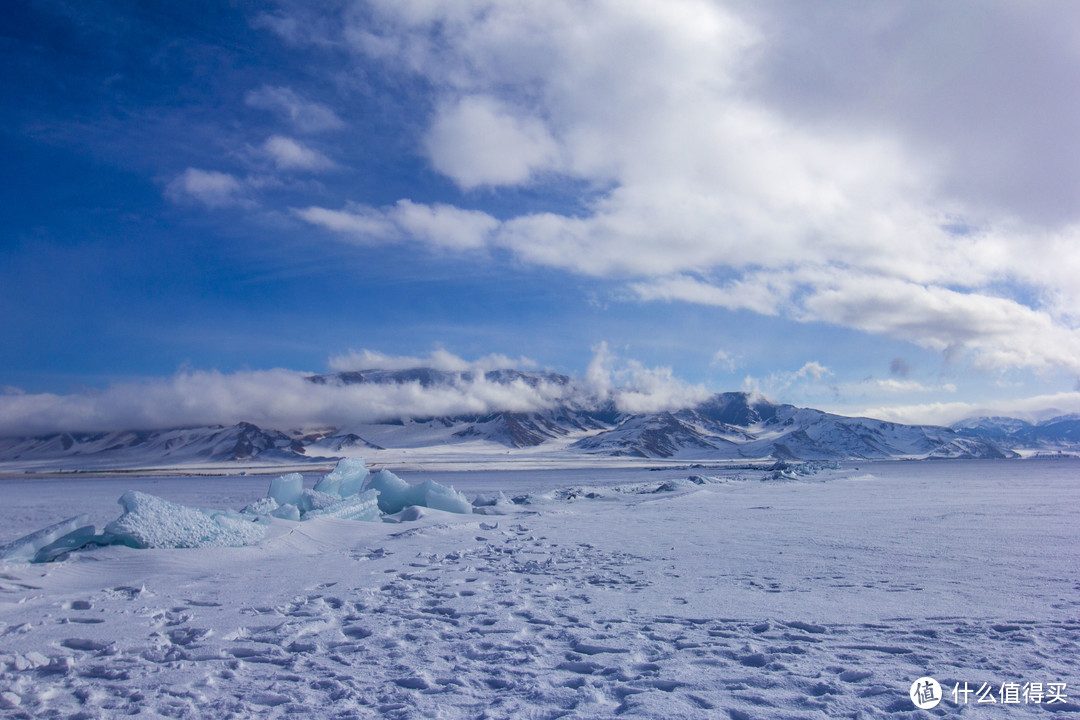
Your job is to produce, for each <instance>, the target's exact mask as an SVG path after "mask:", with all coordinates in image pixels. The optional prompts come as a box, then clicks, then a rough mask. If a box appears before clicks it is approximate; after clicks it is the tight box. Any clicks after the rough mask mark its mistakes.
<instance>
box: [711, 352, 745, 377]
mask: <svg viewBox="0 0 1080 720" xmlns="http://www.w3.org/2000/svg"><path fill="white" fill-rule="evenodd" d="M709 365H712V366H714V367H718V368H721V369H723V370H725V371H727V372H735V368H736V367H737V366H738V358H736V357H733V356H732V355H730V354H729V353H727V352H726V351H724V350H717V351H716V352H715V353H713V356H712V360H711V361H710V362H709Z"/></svg>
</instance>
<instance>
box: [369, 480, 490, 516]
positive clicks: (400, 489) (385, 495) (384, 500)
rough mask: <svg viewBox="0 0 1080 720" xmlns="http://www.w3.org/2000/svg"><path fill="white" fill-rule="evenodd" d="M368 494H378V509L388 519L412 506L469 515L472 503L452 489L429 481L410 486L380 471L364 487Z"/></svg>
mask: <svg viewBox="0 0 1080 720" xmlns="http://www.w3.org/2000/svg"><path fill="white" fill-rule="evenodd" d="M364 489H365V490H377V491H378V492H379V509H380V510H382V511H383V512H384V513H386V514H388V515H392V514H394V513H398V512H401V511H402V510H404V509H405V508H407V507H409V506H410V505H416V506H419V507H428V508H432V509H434V510H444V511H446V512H452V513H463V514H466V515H467V514H469V513H471V512H472V511H473V509H472V503H470V502H469V500H468V499H467V498H466V497H465V496H464V495H462V494H461V493H459V492H458V491H457V490H455V489H454V488H452V487H446V486H445V485H440V484H438V483H437V482H433V481H431V480H426V481H425V482H422V483H420V484H419V485H410V484H409V483H407V482H405V481H404V480H402V479H401V478H399V477H398V476H397V475H395V474H394V473H392V472H390V471H389V470H380V471H379V472H377V473H375V474H374V475H372V476H370V477H369V478H368V479H367V481H366V482H365V483H364Z"/></svg>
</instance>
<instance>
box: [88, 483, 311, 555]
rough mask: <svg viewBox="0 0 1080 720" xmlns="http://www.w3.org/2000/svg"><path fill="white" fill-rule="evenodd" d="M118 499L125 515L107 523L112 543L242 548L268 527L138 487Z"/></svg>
mask: <svg viewBox="0 0 1080 720" xmlns="http://www.w3.org/2000/svg"><path fill="white" fill-rule="evenodd" d="M298 477H299V476H298ZM119 502H120V505H121V506H122V507H123V508H124V514H123V515H121V516H120V517H119V518H117V519H116V520H113V521H112V522H111V523H109V524H108V525H106V526H105V535H106V536H107V537H108V539H109V540H110V541H111V543H110V544H123V545H130V546H131V547H136V548H152V547H153V548H197V547H239V546H242V545H252V544H254V543H257V542H258V541H260V540H262V538H263V536H264V535H265V534H266V526H265V525H263V524H260V523H258V522H253V521H252V520H251V518H248V517H244V516H241V515H239V514H236V513H225V512H214V511H207V510H199V509H197V508H190V507H186V506H184V505H177V504H176V503H172V502H169V501H168V500H162V499H161V498H159V497H154V496H153V495H147V494H146V493H141V492H138V491H135V490H133V491H130V492H126V493H124V495H123V496H122V497H121V498H120V501H119Z"/></svg>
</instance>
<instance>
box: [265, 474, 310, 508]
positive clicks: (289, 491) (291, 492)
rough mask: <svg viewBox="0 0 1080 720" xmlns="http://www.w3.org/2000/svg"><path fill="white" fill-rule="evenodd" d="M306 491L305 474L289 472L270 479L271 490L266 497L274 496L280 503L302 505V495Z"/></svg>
mask: <svg viewBox="0 0 1080 720" xmlns="http://www.w3.org/2000/svg"><path fill="white" fill-rule="evenodd" d="M303 492H304V476H303V475H301V474H300V473H289V474H288V475H282V476H281V477H276V478H274V479H273V480H271V481H270V492H268V493H267V494H266V497H270V498H274V500H276V501H277V504H278V505H296V506H297V507H299V505H300V496H301V495H302V494H303Z"/></svg>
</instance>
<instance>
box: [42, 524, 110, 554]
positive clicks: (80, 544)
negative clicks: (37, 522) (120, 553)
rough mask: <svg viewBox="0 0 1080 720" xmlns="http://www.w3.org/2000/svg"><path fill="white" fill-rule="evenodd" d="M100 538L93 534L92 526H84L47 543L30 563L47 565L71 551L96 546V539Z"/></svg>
mask: <svg viewBox="0 0 1080 720" xmlns="http://www.w3.org/2000/svg"><path fill="white" fill-rule="evenodd" d="M99 537H100V536H98V535H96V534H95V533H94V526H93V525H84V526H83V527H81V528H77V529H75V530H74V531H72V532H69V533H68V534H67V535H64V536H63V537H61V538H59V539H57V540H56V541H55V542H52V543H49V544H48V545H46V546H45V547H43V548H41V549H40V550H38V551H37V552H36V553H35V554H34V559H33V561H32V562H36V563H47V562H52V561H53V560H56V559H57V558H58V557H60V556H62V555H66V554H67V553H69V552H71V551H72V550H78V549H80V548H84V547H86V546H88V545H98V544H99V543H98V538H99Z"/></svg>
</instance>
